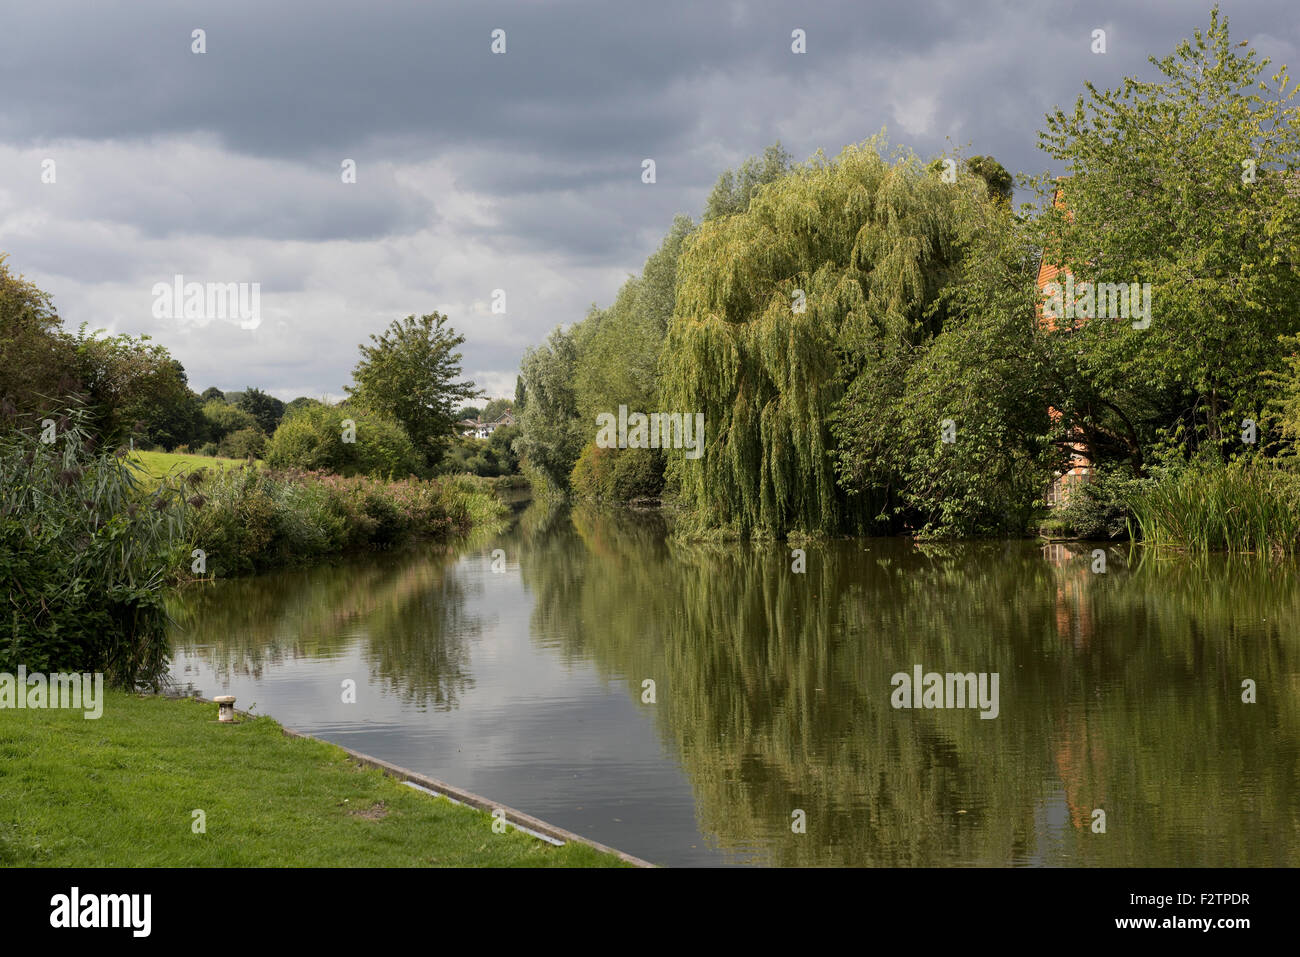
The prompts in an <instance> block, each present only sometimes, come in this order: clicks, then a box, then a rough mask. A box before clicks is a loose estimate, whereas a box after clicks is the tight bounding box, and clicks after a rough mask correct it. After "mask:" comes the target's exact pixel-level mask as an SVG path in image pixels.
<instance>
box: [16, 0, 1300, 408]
mask: <svg viewBox="0 0 1300 957" xmlns="http://www.w3.org/2000/svg"><path fill="white" fill-rule="evenodd" d="M1223 9H1224V12H1225V13H1227V14H1228V15H1229V16H1230V17H1231V19H1232V26H1233V32H1234V35H1235V36H1236V37H1237V38H1240V39H1250V40H1252V41H1254V42H1255V44H1256V46H1257V47H1258V48H1259V49H1260V50H1261V51H1263V52H1265V53H1271V54H1274V55H1276V56H1277V57H1278V59H1280V60H1288V59H1290V60H1294V59H1295V58H1296V53H1297V44H1298V42H1300V29H1298V28H1297V26H1296V20H1295V18H1294V15H1293V12H1292V3H1291V0H1259V2H1228V3H1224V4H1223ZM1208 10H1209V4H1208V3H1203V4H1202V3H1195V2H1186V0H1162V2H1152V3H1144V4H1134V3H1132V2H1131V0H1103V2H1095V3H1075V2H1061V3H1050V4H1048V3H1044V4H1027V3H1024V2H1021V0H1016V2H996V0H995V2H983V3H980V2H964V0H916V2H897V3H888V4H881V3H862V2H851V0H834V2H824V3H809V2H792V3H778V2H759V3H729V2H719V3H709V2H702V0H670V2H652V3H633V2H627V3H623V2H608V0H600V2H597V0H589V2H560V0H545V2H511V3H479V2H469V0H465V2H438V3H431V2H427V0H424V2H414V0H411V2H374V3H370V2H367V3H355V2H353V3H332V4H326V3H321V2H319V0H288V2H276V3H266V2H249V0H232V2H221V3H213V2H195V3H176V2H175V0H140V2H130V3H66V2H59V0H46V2H39V3H30V4H24V5H21V6H18V7H17V8H16V9H7V10H6V11H5V13H4V15H3V18H0V227H2V230H3V231H0V250H2V251H4V252H8V253H10V254H11V257H12V261H13V263H14V265H15V266H16V267H17V268H20V269H24V270H28V271H33V272H35V273H37V274H38V275H41V276H44V277H48V280H49V282H51V283H52V284H53V285H54V286H55V287H56V288H54V289H53V291H54V292H55V293H56V294H57V295H60V296H61V297H62V299H63V301H65V302H68V303H71V304H72V305H73V306H74V307H75V308H81V309H98V310H101V311H105V312H107V314H108V315H109V316H110V317H111V318H112V319H113V321H114V323H116V325H117V326H118V328H119V329H120V331H131V332H141V331H150V330H149V329H148V327H147V322H146V320H147V313H146V315H145V316H141V315H140V301H141V298H142V296H143V293H142V292H141V291H140V290H145V291H147V290H148V288H149V285H150V284H151V283H152V282H153V281H155V280H157V279H158V278H160V277H166V276H169V275H170V274H171V272H172V271H176V272H185V273H186V274H191V273H194V274H198V273H203V274H204V276H205V277H206V276H211V277H212V278H215V279H218V280H227V279H230V280H237V281H242V280H244V279H248V280H250V281H262V282H264V283H265V284H266V286H267V292H268V294H269V293H271V292H274V291H286V292H299V293H301V297H300V298H299V299H293V298H292V297H289V298H284V299H280V300H278V301H280V302H281V303H282V304H283V305H282V306H281V308H280V313H279V314H277V316H276V319H275V322H276V323H277V325H274V328H275V329H281V330H282V332H283V335H282V336H280V337H278V338H277V336H273V335H270V334H269V333H268V334H266V335H263V336H262V338H260V339H259V340H258V347H257V353H256V359H255V361H256V363H257V365H256V366H255V367H250V368H249V369H248V372H249V374H250V375H252V374H256V375H258V376H262V377H263V380H264V381H266V382H267V383H268V384H269V383H272V382H273V381H275V378H276V376H277V375H278V374H279V373H277V372H276V370H277V369H279V370H281V372H282V373H283V377H284V379H285V381H286V382H288V381H289V380H290V379H291V380H292V382H293V383H294V384H295V385H294V386H293V387H294V388H297V389H299V390H300V391H307V392H309V393H319V392H323V391H330V392H333V393H335V394H337V393H338V392H339V391H340V387H341V384H342V383H343V382H345V381H347V374H348V370H349V369H350V368H351V364H352V362H353V360H354V355H353V353H354V351H355V347H354V346H352V345H348V343H355V342H356V341H358V340H359V337H358V334H357V333H358V330H360V329H364V331H366V332H370V331H375V329H376V328H377V327H382V324H383V322H382V315H388V314H389V313H393V314H397V313H401V314H405V313H406V312H413V311H429V310H430V309H432V308H433V307H434V305H435V304H439V303H440V304H442V305H444V306H445V307H446V308H448V309H453V310H457V314H456V315H454V316H453V318H454V319H455V320H456V321H457V322H458V324H460V325H461V326H463V327H464V329H465V331H466V333H467V334H468V335H469V341H468V342H467V343H466V347H465V354H466V367H467V369H470V368H479V369H483V370H489V371H491V370H496V373H499V374H500V375H501V376H505V375H506V374H507V373H508V371H509V370H510V369H512V368H513V365H514V362H515V360H516V359H517V357H518V354H519V352H520V351H521V349H522V346H521V345H520V343H527V342H535V341H538V340H540V339H541V338H542V337H543V336H544V335H545V332H546V330H547V329H548V328H550V327H552V326H554V325H556V324H558V323H562V322H564V323H567V322H572V321H574V320H576V319H579V318H581V317H582V315H583V314H584V313H585V310H586V306H587V304H589V303H590V302H591V301H593V300H596V301H600V302H602V303H605V302H608V301H609V300H610V299H611V298H612V296H613V294H614V292H615V290H616V289H617V285H618V283H619V282H620V281H621V280H622V278H623V277H625V276H626V274H627V273H628V272H630V271H634V270H637V269H639V267H640V265H641V263H642V261H643V260H644V259H645V257H646V255H648V254H649V253H650V252H652V251H653V250H654V248H655V247H656V246H657V245H658V242H659V239H660V237H662V235H663V234H664V233H665V232H666V231H667V229H668V228H669V226H670V224H671V222H672V217H673V215H674V214H677V213H686V214H688V215H691V216H694V217H698V215H699V213H700V210H701V207H702V205H703V202H704V199H705V197H706V195H707V193H708V190H709V188H710V187H711V185H712V184H713V182H714V181H715V180H716V178H717V176H718V174H719V173H720V172H721V171H722V170H723V169H725V168H728V167H731V166H734V165H736V164H737V163H738V162H740V161H741V160H743V159H744V158H745V157H746V156H748V155H751V154H754V153H758V152H761V151H762V149H763V147H764V146H766V145H768V144H769V143H771V142H773V141H774V140H776V139H778V138H779V139H780V140H781V141H782V142H783V144H784V145H785V146H786V148H787V149H789V150H790V151H791V152H792V153H793V154H794V155H795V156H796V158H798V159H803V158H806V157H807V156H809V155H810V154H811V153H813V152H814V151H815V150H817V149H819V148H821V149H824V150H825V151H826V152H827V153H828V154H830V155H834V154H836V153H838V152H839V150H840V149H841V148H842V147H843V146H844V145H846V144H847V143H851V142H857V141H860V140H862V139H864V138H866V137H867V136H870V135H871V134H873V133H875V132H876V131H878V130H879V129H881V128H882V127H887V128H888V130H889V137H890V139H891V141H893V142H894V143H898V144H904V145H907V146H909V147H911V148H913V149H915V150H916V151H917V152H919V153H921V154H922V155H932V154H933V153H935V152H938V151H941V150H944V149H946V148H948V146H949V143H950V142H951V144H953V145H963V146H964V145H965V144H967V143H969V151H970V152H978V153H987V154H992V155H994V156H996V157H997V158H998V159H999V160H1001V161H1002V162H1003V164H1004V165H1006V166H1007V167H1008V168H1009V169H1011V170H1012V171H1013V172H1014V171H1025V172H1031V173H1034V172H1040V171H1043V170H1047V169H1051V166H1052V164H1051V162H1050V160H1049V158H1048V157H1046V156H1045V155H1043V154H1042V153H1041V152H1039V151H1038V149H1037V135H1036V134H1037V131H1038V130H1039V129H1040V128H1041V127H1042V126H1043V114H1044V113H1045V112H1047V111H1048V110H1050V109H1052V108H1053V107H1055V106H1057V105H1060V106H1069V105H1070V104H1071V103H1072V102H1073V100H1074V98H1075V96H1077V95H1078V94H1079V93H1080V92H1082V90H1083V84H1084V82H1085V81H1086V80H1091V81H1093V82H1095V83H1097V84H1098V85H1099V86H1102V87H1115V86H1117V85H1118V84H1119V83H1120V80H1121V78H1122V77H1123V76H1125V75H1132V74H1137V75H1142V76H1151V75H1152V72H1153V71H1152V68H1151V67H1150V66H1149V65H1148V64H1147V62H1146V58H1147V56H1148V54H1155V55H1157V56H1164V55H1167V54H1168V53H1169V52H1171V50H1172V49H1173V47H1174V45H1175V44H1176V43H1177V42H1178V41H1179V40H1180V39H1182V38H1183V37H1187V36H1190V34H1191V32H1192V30H1193V28H1195V27H1198V26H1204V25H1205V24H1206V23H1207V22H1208ZM196 28H201V29H203V30H205V31H206V43H207V53H205V54H204V55H202V56H198V55H195V54H193V53H191V52H190V45H191V31H192V30H194V29H196ZM494 28H502V29H505V30H506V32H507V53H506V54H505V55H504V56H494V55H493V54H492V53H491V52H490V50H489V44H490V33H491V31H492V30H493V29H494ZM795 28H800V29H803V30H805V31H806V34H807V50H808V52H807V53H806V54H804V55H799V56H796V55H794V54H792V53H791V50H790V43H791V39H790V33H791V30H793V29H795ZM1094 28H1102V29H1105V30H1106V31H1107V52H1106V53H1105V54H1104V55H1096V54H1093V53H1092V52H1090V49H1089V46H1090V40H1091V31H1092V30H1093V29H1094ZM47 155H49V156H50V157H51V158H54V159H57V161H58V164H59V185H58V186H57V187H42V186H40V185H33V184H35V183H37V182H38V181H37V180H36V179H35V178H34V176H33V175H32V174H31V170H32V169H33V168H34V167H33V164H36V163H38V162H39V160H40V159H41V158H42V157H45V156H47ZM345 158H352V159H355V160H356V161H357V164H358V184H357V185H356V186H348V187H343V186H342V184H341V183H340V181H339V164H340V162H341V161H342V160H343V159H345ZM643 158H653V159H654V160H655V161H656V164H657V182H656V183H655V184H654V185H653V186H648V185H646V184H643V183H642V182H641V179H640V175H641V161H642V159H643ZM340 247H346V248H340ZM208 254H210V262H206V263H205V262H204V261H203V260H204V257H205V255H208ZM114 283H116V284H118V286H120V287H121V288H120V289H119V290H117V291H116V292H115V291H114V290H112V289H111V288H109V287H110V286H112V284H114ZM497 286H501V287H509V288H510V290H511V297H512V298H511V302H512V312H511V317H510V319H511V321H510V323H509V324H502V323H500V322H497V323H495V324H494V323H492V322H488V321H485V320H484V319H483V318H482V316H481V315H480V313H479V312H478V311H477V310H478V309H479V308H480V306H479V305H477V304H479V303H481V302H482V301H483V300H485V299H486V298H487V296H488V295H489V294H490V290H491V289H492V288H494V287H497ZM115 297H116V298H115ZM516 304H517V305H516ZM85 318H86V319H87V320H88V321H91V322H92V323H96V324H98V323H100V321H101V318H100V317H99V316H86V317H85ZM268 328H271V324H270V323H268ZM221 335H223V336H228V330H222V331H221ZM205 336H206V337H207V338H205ZM216 336H217V332H215V331H211V330H209V331H207V332H199V331H195V332H193V333H192V334H187V335H186V336H183V337H181V338H180V339H178V340H177V342H178V345H177V347H176V348H177V349H178V350H183V351H185V354H184V355H182V356H181V358H182V359H183V361H185V362H186V365H187V367H188V368H191V371H192V377H193V378H194V380H195V381H196V382H199V383H200V384H206V383H207V382H208V381H220V382H221V384H225V385H231V384H232V383H230V382H228V381H226V379H225V378H224V376H225V373H224V372H222V371H221V368H222V367H221V365H220V364H221V363H228V362H230V361H232V360H234V359H240V360H241V361H243V360H247V361H254V360H252V359H250V358H249V357H248V356H247V355H246V352H247V350H246V349H245V348H244V347H243V346H241V345H240V344H239V341H238V340H237V339H230V338H216ZM304 342H309V343H310V344H311V347H310V348H308V347H306V346H304V345H303V343H304ZM312 383H316V387H315V388H308V386H310V385H311V384H312ZM288 387H289V386H288V385H286V388H288Z"/></svg>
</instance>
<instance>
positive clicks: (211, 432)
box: [202, 399, 257, 442]
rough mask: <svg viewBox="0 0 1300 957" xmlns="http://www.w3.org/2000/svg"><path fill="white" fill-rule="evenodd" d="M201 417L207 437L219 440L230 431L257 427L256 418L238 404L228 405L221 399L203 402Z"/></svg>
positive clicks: (214, 440)
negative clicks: (205, 426) (205, 425)
mask: <svg viewBox="0 0 1300 957" xmlns="http://www.w3.org/2000/svg"><path fill="white" fill-rule="evenodd" d="M202 413H203V419H204V422H205V423H206V424H207V433H208V439H209V441H212V442H220V441H221V440H222V439H224V438H225V437H226V436H227V435H230V434H231V433H232V432H238V431H239V430H240V429H252V428H256V427H257V420H256V419H254V418H253V417H252V416H251V415H249V414H248V413H247V412H245V411H244V410H243V409H241V408H239V407H238V406H234V405H228V404H227V403H226V402H225V401H224V400H222V399H211V400H209V401H207V402H205V403H203V408H202Z"/></svg>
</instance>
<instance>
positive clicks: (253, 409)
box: [236, 386, 284, 435]
mask: <svg viewBox="0 0 1300 957" xmlns="http://www.w3.org/2000/svg"><path fill="white" fill-rule="evenodd" d="M236 405H237V406H238V407H239V408H241V409H243V410H244V411H245V412H247V413H248V414H249V415H251V416H252V417H253V419H254V420H255V421H256V422H257V427H258V428H259V429H261V430H262V432H263V433H264V434H266V435H271V434H272V433H274V432H275V429H276V427H277V426H278V425H279V424H280V419H281V418H282V417H283V416H284V403H283V402H281V401H280V400H279V399H277V398H276V397H275V396H273V395H267V394H266V393H265V392H263V391H262V390H261V389H254V388H253V387H252V386H249V387H248V388H246V389H245V390H244V391H243V392H242V393H240V396H239V400H238V402H237V403H236Z"/></svg>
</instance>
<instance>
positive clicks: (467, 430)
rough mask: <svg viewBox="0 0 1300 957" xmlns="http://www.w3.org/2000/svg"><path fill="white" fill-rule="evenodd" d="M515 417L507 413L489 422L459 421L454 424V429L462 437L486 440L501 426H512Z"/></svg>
mask: <svg viewBox="0 0 1300 957" xmlns="http://www.w3.org/2000/svg"><path fill="white" fill-rule="evenodd" d="M514 424H515V417H514V415H513V414H512V413H511V412H510V411H509V410H506V411H505V412H502V413H501V417H500V418H497V419H493V420H492V421H491V422H484V421H482V420H481V419H461V420H460V421H459V422H457V423H456V429H457V430H458V431H459V432H460V434H461V435H464V436H473V437H474V438H476V439H487V438H489V437H490V436H491V435H492V433H493V432H495V431H496V430H497V429H499V428H501V427H502V426H503V425H514Z"/></svg>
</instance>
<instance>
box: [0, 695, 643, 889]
mask: <svg viewBox="0 0 1300 957" xmlns="http://www.w3.org/2000/svg"><path fill="white" fill-rule="evenodd" d="M216 711H217V708H216V705H213V704H201V703H199V702H195V701H188V700H176V699H168V698H158V697H141V696H137V695H131V694H126V693H123V692H106V693H105V702H104V709H103V717H101V718H99V719H98V720H87V719H85V718H84V717H83V716H82V712H81V711H69V710H11V709H4V710H0V865H3V866H9V867H14V866H19V867H24V866H56V867H100V866H102V867H133V866H145V867H161V866H181V867H260V866H307V867H315V866H325V867H348V866H381V867H424V866H431V865H432V866H526V867H537V866H540V867H554V866H559V867H605V866H622V865H623V862H622V861H620V860H618V859H617V858H614V857H612V856H609V855H606V854H602V853H600V852H598V851H596V850H594V849H593V848H589V847H587V846H585V845H579V844H566V845H565V846H563V847H555V846H553V845H550V844H547V843H545V842H543V841H539V840H537V839H536V838H533V837H530V836H528V835H526V834H522V833H520V832H519V831H516V830H514V829H513V828H507V829H506V831H505V832H504V833H502V834H497V833H494V832H493V830H492V818H491V817H490V816H489V815H488V814H486V813H484V812H482V811H478V810H474V809H472V808H468V807H464V806H460V805H456V804H452V803H451V802H450V801H448V800H446V799H444V798H434V797H431V796H429V795H427V794H423V793H421V792H419V791H416V790H414V789H413V788H410V787H407V786H406V785H405V784H402V783H400V782H399V781H396V780H394V779H393V778H390V777H386V776H384V775H383V774H382V773H381V772H379V771H375V770H371V769H367V768H362V767H360V766H359V765H357V764H356V763H355V762H353V761H352V760H351V759H350V758H349V757H348V756H347V755H346V754H345V753H344V752H343V751H342V750H341V749H339V748H336V747H334V746H333V745H330V744H325V743H324V742H320V741H312V740H305V739H301V738H291V737H288V736H287V735H285V734H284V733H283V732H282V731H281V730H280V726H279V725H278V724H276V723H275V722H274V721H272V720H271V719H270V718H256V719H244V720H243V721H242V722H241V723H239V724H233V725H227V724H219V723H217V721H216ZM198 809H201V810H203V811H204V812H205V815H206V833H202V834H196V833H194V831H193V822H194V816H193V812H194V811H195V810H198Z"/></svg>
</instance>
